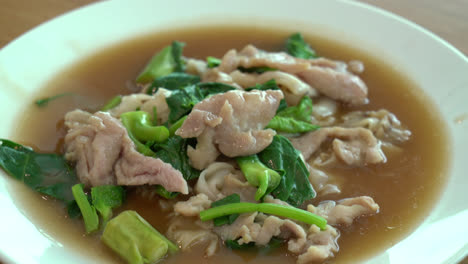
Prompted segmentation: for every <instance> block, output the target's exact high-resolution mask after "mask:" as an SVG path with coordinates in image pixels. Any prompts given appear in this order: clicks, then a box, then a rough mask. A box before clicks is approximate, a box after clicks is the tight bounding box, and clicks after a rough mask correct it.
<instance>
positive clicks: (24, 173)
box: [0, 139, 78, 202]
mask: <svg viewBox="0 0 468 264" xmlns="http://www.w3.org/2000/svg"><path fill="white" fill-rule="evenodd" d="M0 167H1V168H2V169H3V170H4V171H5V172H6V173H7V174H8V175H10V176H11V177H13V178H15V179H17V180H19V181H22V182H24V183H25V184H26V185H27V186H29V187H30V188H32V189H33V190H36V191H38V192H41V193H43V194H47V195H49V196H52V197H54V198H56V199H59V200H62V201H65V202H69V201H72V200H73V195H72V192H71V187H72V186H73V185H74V184H75V183H76V182H77V181H78V180H77V178H76V176H75V171H74V170H73V168H72V167H71V166H70V165H68V163H67V161H66V160H65V158H64V157H63V156H60V155H57V154H42V153H36V152H34V151H33V150H32V149H31V148H29V147H24V146H22V145H20V144H17V143H15V142H12V141H9V140H6V139H0Z"/></svg>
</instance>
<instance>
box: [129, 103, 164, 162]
mask: <svg viewBox="0 0 468 264" xmlns="http://www.w3.org/2000/svg"><path fill="white" fill-rule="evenodd" d="M120 119H121V120H122V124H123V125H124V127H125V128H126V129H127V132H128V136H129V137H130V138H131V139H132V140H133V142H135V145H136V148H137V150H138V152H140V153H142V154H143V155H146V156H154V152H153V151H152V150H151V149H150V148H149V147H148V146H146V145H145V144H144V143H146V142H164V141H166V140H167V139H168V138H169V130H168V129H167V128H166V127H165V126H153V124H152V123H151V121H150V116H149V114H148V113H147V112H144V111H134V112H126V113H123V114H122V115H121V116H120Z"/></svg>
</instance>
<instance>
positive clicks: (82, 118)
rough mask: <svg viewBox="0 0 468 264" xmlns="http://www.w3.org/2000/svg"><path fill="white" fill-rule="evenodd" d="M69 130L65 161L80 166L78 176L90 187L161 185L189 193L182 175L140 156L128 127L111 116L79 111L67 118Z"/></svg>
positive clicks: (164, 164) (165, 165)
mask: <svg viewBox="0 0 468 264" xmlns="http://www.w3.org/2000/svg"><path fill="white" fill-rule="evenodd" d="M65 126H66V127H67V128H68V132H67V135H66V136H65V158H66V159H67V160H69V161H73V162H76V171H77V175H78V177H79V178H80V181H81V182H82V183H84V184H86V185H87V186H97V185H106V184H118V185H144V184H159V185H162V186H163V187H164V188H165V189H166V190H168V191H172V192H181V193H184V194H186V193H188V187H187V182H186V181H185V179H184V178H183V176H182V174H181V173H180V171H178V170H176V169H174V168H173V167H172V165H170V164H168V163H165V162H163V161H162V160H160V159H156V158H151V157H146V156H144V155H142V154H140V153H139V152H137V151H136V150H135V145H134V143H133V142H132V141H131V139H130V138H129V137H128V134H127V131H126V129H125V127H123V126H122V124H121V123H120V121H119V120H118V119H116V118H114V117H112V116H111V115H110V114H109V113H105V112H97V113H96V114H94V115H93V114H90V113H87V112H84V111H81V110H75V111H72V112H69V113H67V114H66V116H65Z"/></svg>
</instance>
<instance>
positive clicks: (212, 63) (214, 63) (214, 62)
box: [206, 56, 221, 68]
mask: <svg viewBox="0 0 468 264" xmlns="http://www.w3.org/2000/svg"><path fill="white" fill-rule="evenodd" d="M206 64H207V66H208V68H215V67H218V66H219V65H220V64H221V60H220V59H218V58H215V57H211V56H208V57H206Z"/></svg>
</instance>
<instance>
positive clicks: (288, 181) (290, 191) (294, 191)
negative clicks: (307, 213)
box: [257, 135, 316, 206]
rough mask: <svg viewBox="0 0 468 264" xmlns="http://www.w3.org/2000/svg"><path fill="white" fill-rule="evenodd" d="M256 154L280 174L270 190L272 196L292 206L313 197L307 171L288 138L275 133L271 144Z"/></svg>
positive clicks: (313, 193)
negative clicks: (273, 187) (275, 184)
mask: <svg viewBox="0 0 468 264" xmlns="http://www.w3.org/2000/svg"><path fill="white" fill-rule="evenodd" d="M257 155H258V157H259V159H260V161H262V162H263V163H264V164H265V165H266V166H268V167H269V168H271V169H273V170H275V171H277V172H279V173H280V175H282V177H281V181H280V184H279V185H278V187H277V188H276V189H274V190H273V191H272V194H273V196H275V197H276V198H278V199H280V200H283V201H286V202H288V203H289V204H291V205H293V206H300V205H301V204H302V203H303V202H304V201H306V200H309V199H312V198H314V197H315V195H316V193H315V191H314V189H313V188H312V185H311V184H310V182H309V171H308V170H307V167H306V166H305V164H304V161H302V158H301V156H300V153H299V151H297V150H296V149H295V148H294V147H293V145H292V144H291V142H290V141H289V139H287V138H286V137H283V136H281V135H276V136H274V137H273V141H272V142H271V144H270V145H269V146H268V147H266V148H265V149H264V150H263V151H262V152H260V153H258V154H257Z"/></svg>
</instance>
